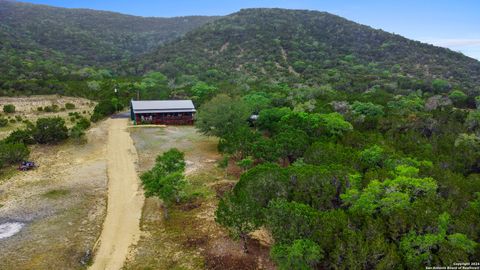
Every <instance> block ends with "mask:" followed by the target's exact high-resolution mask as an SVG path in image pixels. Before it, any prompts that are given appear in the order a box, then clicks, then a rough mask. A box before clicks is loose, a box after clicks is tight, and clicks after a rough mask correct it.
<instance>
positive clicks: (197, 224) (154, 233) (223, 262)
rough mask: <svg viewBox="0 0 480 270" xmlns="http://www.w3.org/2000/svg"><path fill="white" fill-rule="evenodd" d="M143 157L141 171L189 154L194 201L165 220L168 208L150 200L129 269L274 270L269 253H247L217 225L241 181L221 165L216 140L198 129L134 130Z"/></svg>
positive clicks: (253, 245)
mask: <svg viewBox="0 0 480 270" xmlns="http://www.w3.org/2000/svg"><path fill="white" fill-rule="evenodd" d="M131 136H132V138H133V140H134V142H135V146H136V148H137V152H138V155H139V164H138V171H139V173H142V172H144V171H146V170H148V169H150V168H151V167H152V166H153V164H154V161H155V157H156V156H157V155H158V154H161V153H162V152H164V151H166V150H168V149H170V148H172V147H175V148H178V149H179V150H181V151H184V152H185V158H186V163H187V168H186V174H187V180H188V182H189V187H188V190H187V194H188V195H189V196H188V197H189V198H190V199H188V200H186V201H184V202H182V203H180V204H178V205H176V206H174V207H172V208H171V209H170V210H169V218H168V219H167V220H165V219H164V216H163V205H162V203H161V201H160V200H158V199H156V198H147V200H146V202H145V205H144V209H143V214H142V221H141V227H142V232H143V234H142V237H141V239H140V241H139V243H138V245H137V246H136V247H135V249H134V251H133V252H132V254H131V258H129V260H128V261H127V264H126V266H125V269H273V268H274V267H273V265H272V263H271V262H270V261H269V260H268V248H266V247H264V246H261V245H259V244H258V241H257V240H252V241H251V243H250V246H251V250H252V252H251V254H249V255H248V256H247V255H245V254H243V252H242V247H241V245H240V243H239V242H236V241H233V240H231V239H230V238H229V237H228V235H227V233H226V232H225V231H224V230H223V229H222V228H220V227H219V226H218V225H217V224H216V223H215V220H214V212H215V209H216V205H217V203H218V195H219V194H220V193H221V192H222V191H224V190H225V189H228V188H230V187H231V186H232V185H233V184H234V183H235V182H236V179H234V178H231V177H228V176H226V175H225V171H224V170H223V169H221V168H219V167H218V166H217V162H218V160H219V159H220V155H219V153H218V152H217V140H216V139H214V138H209V137H205V136H203V135H201V134H199V133H198V132H197V131H196V130H195V128H194V127H166V128H134V129H133V128H132V129H131Z"/></svg>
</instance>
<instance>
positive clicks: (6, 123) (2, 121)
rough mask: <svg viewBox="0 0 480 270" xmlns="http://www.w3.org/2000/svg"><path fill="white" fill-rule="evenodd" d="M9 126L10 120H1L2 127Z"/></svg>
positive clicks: (0, 125)
mask: <svg viewBox="0 0 480 270" xmlns="http://www.w3.org/2000/svg"><path fill="white" fill-rule="evenodd" d="M7 125H8V120H7V119H5V118H0V127H5V126H7Z"/></svg>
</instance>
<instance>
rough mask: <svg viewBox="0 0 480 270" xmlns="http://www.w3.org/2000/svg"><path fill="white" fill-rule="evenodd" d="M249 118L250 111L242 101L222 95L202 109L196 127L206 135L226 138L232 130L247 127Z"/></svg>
mask: <svg viewBox="0 0 480 270" xmlns="http://www.w3.org/2000/svg"><path fill="white" fill-rule="evenodd" d="M249 116H250V111H249V109H248V107H247V106H246V104H245V103H244V102H242V101H241V99H238V98H232V97H230V96H227V95H225V94H220V95H217V96H215V97H214V98H213V99H212V100H210V101H208V102H206V103H205V104H204V105H203V106H202V107H201V108H200V110H199V112H198V115H197V121H196V126H197V128H198V129H199V130H200V131H201V132H202V133H204V134H205V135H209V136H218V137H224V136H226V135H227V134H229V133H231V131H232V130H235V129H237V128H239V127H242V126H247V119H248V117H249Z"/></svg>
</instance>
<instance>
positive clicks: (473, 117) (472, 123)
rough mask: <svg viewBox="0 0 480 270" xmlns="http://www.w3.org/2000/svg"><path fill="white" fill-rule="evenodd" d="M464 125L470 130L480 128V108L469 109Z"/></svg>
mask: <svg viewBox="0 0 480 270" xmlns="http://www.w3.org/2000/svg"><path fill="white" fill-rule="evenodd" d="M465 125H466V126H467V128H468V129H469V130H470V131H477V130H479V129H480V110H475V111H470V112H469V113H468V116H467V119H466V120H465Z"/></svg>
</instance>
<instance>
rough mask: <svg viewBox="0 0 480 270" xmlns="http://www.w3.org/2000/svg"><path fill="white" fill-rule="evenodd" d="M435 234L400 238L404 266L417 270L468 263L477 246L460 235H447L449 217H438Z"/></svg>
mask: <svg viewBox="0 0 480 270" xmlns="http://www.w3.org/2000/svg"><path fill="white" fill-rule="evenodd" d="M438 219H439V221H438V224H439V225H438V229H437V233H428V234H424V235H418V234H417V233H416V232H414V231H412V232H410V233H409V234H408V235H406V236H405V237H403V238H402V240H401V242H400V249H401V250H402V253H403V258H404V261H405V263H406V265H407V266H408V267H409V268H411V269H419V268H422V267H424V266H425V265H452V264H453V263H455V262H459V261H468V259H469V257H468V255H469V254H473V252H474V251H475V248H476V247H477V246H478V244H477V243H476V242H475V241H472V240H470V239H468V237H467V236H465V235H464V234H460V233H454V234H447V227H448V224H449V221H450V215H449V214H448V213H443V214H441V215H440V216H439V218H438Z"/></svg>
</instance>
